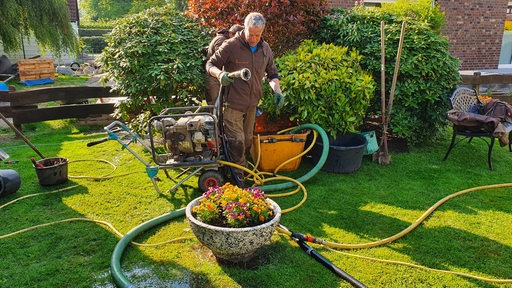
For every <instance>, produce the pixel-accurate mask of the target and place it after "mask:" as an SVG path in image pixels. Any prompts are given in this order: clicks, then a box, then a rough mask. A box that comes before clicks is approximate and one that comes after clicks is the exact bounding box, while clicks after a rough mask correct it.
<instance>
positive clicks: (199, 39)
mask: <svg viewBox="0 0 512 288" xmlns="http://www.w3.org/2000/svg"><path fill="white" fill-rule="evenodd" d="M209 35H210V34H209V31H207V30H206V29H204V28H202V27H201V26H199V25H198V23H197V22H196V21H194V20H192V19H190V18H188V17H185V16H184V15H183V14H182V13H180V12H177V11H176V10H173V9H172V7H171V6H165V7H162V8H156V9H149V10H146V11H145V12H142V13H140V14H135V15H132V16H130V17H126V18H123V19H121V20H120V21H119V22H118V23H117V26H116V27H115V28H114V29H113V30H112V33H110V34H108V35H107V40H106V41H107V47H106V48H105V49H104V51H103V53H102V56H101V57H100V61H101V62H102V63H103V67H104V68H105V70H106V71H107V75H106V77H105V78H106V79H113V80H114V81H115V83H116V87H115V89H116V90H117V91H118V92H119V93H120V94H121V95H126V96H129V97H130V103H123V104H121V106H120V107H119V110H118V112H120V113H124V114H128V113H129V114H137V113H138V112H140V111H142V110H144V111H146V113H148V114H149V115H152V114H157V113H158V112H159V111H161V110H162V109H163V108H166V107H174V106H182V105H192V104H194V103H196V102H195V99H197V98H201V97H203V93H204V92H203V91H204V82H205V77H206V76H205V72H204V66H203V60H204V54H203V53H202V52H201V50H202V49H203V47H205V46H207V45H208V43H209V41H210V36H209ZM123 106H124V107H123ZM124 108H126V109H124ZM128 108H129V109H128ZM125 116H126V115H125ZM125 119H126V118H125ZM128 120H129V119H128ZM142 121H143V120H142ZM132 127H134V126H132ZM139 129H140V128H139ZM139 129H137V130H139Z"/></svg>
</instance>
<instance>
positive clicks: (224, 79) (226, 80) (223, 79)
mask: <svg viewBox="0 0 512 288" xmlns="http://www.w3.org/2000/svg"><path fill="white" fill-rule="evenodd" d="M219 82H220V85H222V86H228V85H230V84H231V83H233V82H235V79H233V78H231V77H229V73H228V72H225V71H222V72H220V74H219Z"/></svg>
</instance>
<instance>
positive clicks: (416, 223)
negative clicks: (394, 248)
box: [278, 183, 512, 249]
mask: <svg viewBox="0 0 512 288" xmlns="http://www.w3.org/2000/svg"><path fill="white" fill-rule="evenodd" d="M506 187H512V183H504V184H493V185H486V186H479V187H474V188H469V189H465V190H462V191H459V192H456V193H453V194H451V195H448V196H446V197H444V198H443V199H441V200H439V201H438V202H437V203H435V204H434V205H433V206H432V207H430V208H429V209H428V210H427V211H425V213H423V215H421V216H420V217H419V218H418V219H417V220H416V221H414V222H413V223H412V224H411V225H410V226H409V227H407V228H406V229H404V230H402V231H401V232H399V233H397V234H395V235H393V236H391V237H388V238H385V239H381V240H378V241H374V242H369V243H361V244H342V243H336V242H330V241H322V244H323V245H325V246H328V247H332V248H336V249H362V248H372V247H377V246H381V245H384V244H387V243H390V242H393V241H395V240H397V239H400V238H402V237H403V236H405V235H406V234H407V233H409V232H411V231H412V230H414V229H415V228H416V227H418V226H419V225H420V224H421V222H423V221H424V220H425V219H426V218H427V217H428V216H429V215H430V214H432V213H433V212H434V211H435V210H436V209H437V208H439V206H441V205H442V204H444V203H445V202H447V201H448V200H450V199H453V198H455V197H457V196H461V195H464V194H467V193H470V192H474V191H480V190H486V189H496V188H506ZM278 230H279V232H281V233H283V234H286V235H288V236H290V237H291V236H292V233H291V232H290V231H288V230H285V229H282V228H278Z"/></svg>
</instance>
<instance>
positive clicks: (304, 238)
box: [291, 232, 326, 245]
mask: <svg viewBox="0 0 512 288" xmlns="http://www.w3.org/2000/svg"><path fill="white" fill-rule="evenodd" d="M291 237H292V238H294V239H295V240H296V241H305V242H310V243H315V244H320V245H325V243H326V241H325V240H324V239H320V238H316V237H313V236H311V235H305V234H301V233H295V232H293V233H292V235H291Z"/></svg>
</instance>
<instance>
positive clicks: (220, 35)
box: [205, 24, 244, 105]
mask: <svg viewBox="0 0 512 288" xmlns="http://www.w3.org/2000/svg"><path fill="white" fill-rule="evenodd" d="M242 30H244V26H242V25H238V24H235V25H233V26H231V28H229V30H226V29H222V30H219V31H218V32H217V36H215V38H213V39H212V41H211V42H210V45H209V46H208V51H207V52H206V59H207V60H208V59H210V57H212V55H213V54H214V53H215V51H217V49H219V47H220V45H222V43H224V41H226V40H227V39H229V38H231V37H233V36H234V35H235V34H236V33H237V32H238V31H242ZM207 74H208V73H207ZM219 90H220V83H219V80H217V78H215V77H213V76H211V75H208V79H206V84H205V99H206V103H207V104H208V105H214V104H215V100H217V96H219Z"/></svg>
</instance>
